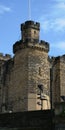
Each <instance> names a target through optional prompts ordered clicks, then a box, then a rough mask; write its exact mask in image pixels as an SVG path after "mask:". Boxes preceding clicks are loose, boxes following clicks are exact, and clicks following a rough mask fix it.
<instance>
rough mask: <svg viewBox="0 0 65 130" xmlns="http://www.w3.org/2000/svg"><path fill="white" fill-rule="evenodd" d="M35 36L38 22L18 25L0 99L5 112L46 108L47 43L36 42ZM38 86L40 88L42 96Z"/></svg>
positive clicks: (48, 73)
mask: <svg viewBox="0 0 65 130" xmlns="http://www.w3.org/2000/svg"><path fill="white" fill-rule="evenodd" d="M39 33H40V24H39V23H37V22H34V21H26V22H25V23H23V24H21V40H20V41H17V42H16V43H15V44H14V45H13V53H14V57H13V61H12V60H10V63H8V64H9V65H8V68H9V70H10V71H9V70H8V71H9V73H7V76H6V77H7V78H6V81H5V93H4V96H3V98H5V102H4V104H5V105H6V108H5V109H6V111H13V112H15V111H28V110H40V109H41V107H42V109H50V98H49V97H50V69H49V67H50V65H49V60H48V51H49V44H48V43H47V42H45V41H42V40H41V41H40V39H39ZM39 85H42V87H43V88H42V89H43V92H42V95H40V94H41V93H40V92H41V90H40V89H39V87H38V86H39ZM6 92H7V100H6ZM40 96H42V100H40V99H41V97H40ZM41 103H42V104H41Z"/></svg>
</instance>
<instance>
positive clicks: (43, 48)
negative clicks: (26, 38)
mask: <svg viewBox="0 0 65 130" xmlns="http://www.w3.org/2000/svg"><path fill="white" fill-rule="evenodd" d="M25 48H34V49H38V50H41V51H46V52H48V51H49V43H48V42H45V41H40V42H39V43H31V42H28V43H23V42H22V40H20V41H17V42H16V43H15V44H14V45H13V53H14V54H15V53H16V52H17V51H19V50H22V49H25Z"/></svg>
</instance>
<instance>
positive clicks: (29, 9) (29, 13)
mask: <svg viewBox="0 0 65 130" xmlns="http://www.w3.org/2000/svg"><path fill="white" fill-rule="evenodd" d="M28 17H29V20H31V3H30V0H28Z"/></svg>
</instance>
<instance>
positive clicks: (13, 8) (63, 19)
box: [0, 0, 65, 56]
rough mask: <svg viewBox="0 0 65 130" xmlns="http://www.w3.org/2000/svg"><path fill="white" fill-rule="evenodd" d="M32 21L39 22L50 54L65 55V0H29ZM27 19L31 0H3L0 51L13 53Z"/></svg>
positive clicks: (0, 20)
mask: <svg viewBox="0 0 65 130" xmlns="http://www.w3.org/2000/svg"><path fill="white" fill-rule="evenodd" d="M30 1H31V20H34V21H37V22H40V26H41V31H40V40H45V41H47V42H49V44H50V52H49V55H51V56H58V55H63V54H65V0H30ZM26 20H28V0H0V52H3V53H4V54H5V53H9V54H12V46H13V44H14V43H15V42H16V41H17V40H20V39H21V32H20V24H21V23H23V22H25V21H26Z"/></svg>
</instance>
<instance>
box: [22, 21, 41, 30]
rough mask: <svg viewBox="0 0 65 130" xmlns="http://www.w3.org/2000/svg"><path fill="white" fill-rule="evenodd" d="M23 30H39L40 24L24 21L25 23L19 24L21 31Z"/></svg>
mask: <svg viewBox="0 0 65 130" xmlns="http://www.w3.org/2000/svg"><path fill="white" fill-rule="evenodd" d="M25 28H34V29H37V30H40V23H38V22H34V21H26V22H25V23H23V24H21V31H22V30H23V29H25Z"/></svg>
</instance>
